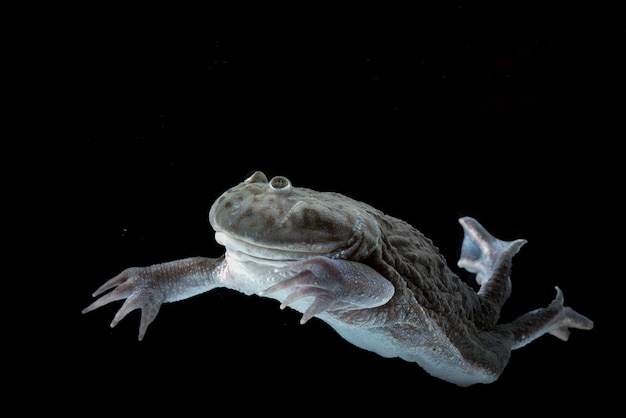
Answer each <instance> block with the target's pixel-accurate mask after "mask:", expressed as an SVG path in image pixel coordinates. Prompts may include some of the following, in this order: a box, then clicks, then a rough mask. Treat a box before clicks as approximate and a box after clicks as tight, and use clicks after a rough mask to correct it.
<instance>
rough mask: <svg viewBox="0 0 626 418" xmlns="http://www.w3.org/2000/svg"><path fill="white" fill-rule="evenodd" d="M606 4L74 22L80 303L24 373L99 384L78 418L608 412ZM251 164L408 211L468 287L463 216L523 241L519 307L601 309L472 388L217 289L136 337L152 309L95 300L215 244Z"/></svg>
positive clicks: (65, 88) (67, 214) (70, 228)
mask: <svg viewBox="0 0 626 418" xmlns="http://www.w3.org/2000/svg"><path fill="white" fill-rule="evenodd" d="M433 3H435V2H433ZM500 3H506V5H502V4H500ZM592 4H593V3H592V2H583V1H579V2H539V1H538V2H532V1H528V2H520V1H516V2H488V3H473V4H470V3H469V2H461V1H456V2H451V3H449V4H446V5H434V4H431V3H423V2H418V3H415V2H410V3H409V2H407V3H406V4H404V5H403V6H393V5H386V6H381V4H378V5H376V6H367V5H360V6H358V7H357V6H355V7H354V8H350V7H347V6H346V7H345V8H343V7H342V8H341V10H339V9H338V8H337V7H336V6H335V7H327V8H323V7H320V8H319V9H315V7H314V5H313V4H311V5H310V8H307V7H305V6H298V7H291V8H286V9H285V8H282V7H275V8H274V9H269V8H266V7H259V6H257V7H256V8H255V9H251V8H249V7H245V8H244V7H243V5H242V6H241V7H242V8H244V9H245V10H244V11H245V13H243V12H242V10H228V11H223V10H221V9H219V10H218V9H217V8H215V9H213V8H208V9H207V10H204V11H202V12H199V11H198V12H197V13H196V12H194V11H192V10H189V11H186V13H183V14H182V15H180V16H179V15H178V14H176V15H172V16H169V15H168V10H167V9H162V10H160V11H161V12H164V13H162V14H161V13H160V14H159V17H158V18H157V17H154V16H153V15H152V14H149V13H145V14H144V13H138V14H133V15H132V16H130V17H128V16H127V17H128V19H121V18H120V16H118V14H117V13H113V14H112V17H111V18H104V19H101V17H102V15H101V14H99V13H93V14H86V15H84V16H83V17H82V18H81V19H80V21H79V22H72V24H71V25H67V26H63V25H60V26H59V28H58V30H59V31H61V32H63V33H64V36H62V40H61V41H59V42H58V43H56V42H52V43H51V44H50V46H51V47H52V54H51V56H53V57H55V60H54V62H56V63H58V66H59V67H60V68H59V69H60V70H61V71H59V73H62V75H61V76H60V77H59V79H58V80H54V83H55V95H58V96H63V95H64V94H65V93H67V97H69V100H71V101H72V106H71V107H70V108H68V109H67V110H66V111H65V112H66V113H65V115H64V116H63V117H62V120H63V121H64V122H67V125H66V129H67V131H66V132H65V134H67V138H72V139H73V141H71V142H68V141H59V143H55V144H54V146H53V148H58V149H61V150H62V151H63V152H64V153H65V155H64V156H63V157H64V158H63V159H61V160H58V161H60V162H59V163H58V166H57V168H58V173H59V174H61V176H62V177H61V179H60V180H59V179H58V178H56V177H55V180H54V181H55V183H54V185H52V186H50V187H51V188H53V189H54V190H56V189H55V188H54V187H55V186H58V185H60V186H61V187H59V190H61V189H62V190H63V193H62V194H61V193H60V192H59V196H61V199H59V200H57V201H60V202H61V203H59V205H58V206H60V207H59V208H56V209H60V212H61V215H60V217H59V218H58V219H59V221H58V222H55V226H56V227H58V230H57V231H56V234H57V236H63V237H64V238H65V241H64V242H66V243H69V245H67V244H59V243H57V244H56V245H55V244H53V246H52V250H53V251H52V252H53V253H54V252H55V251H56V250H60V252H62V253H63V255H62V256H59V257H56V258H55V260H54V261H53V263H54V264H53V265H52V266H51V270H53V271H54V272H55V273H54V274H55V275H60V276H62V277H63V279H62V281H61V283H62V284H61V285H60V286H56V288H55V290H54V291H53V292H54V294H55V295H58V296H59V297H60V301H58V305H57V311H56V312H57V313H59V314H60V315H61V318H63V321H59V318H58V317H56V316H55V315H52V314H51V313H50V314H49V315H43V323H44V324H43V325H44V326H42V329H46V330H48V331H49V333H46V334H42V340H41V341H45V342H46V343H45V347H47V348H46V349H42V350H41V351H42V352H41V354H40V355H39V356H38V359H39V360H41V363H42V366H41V369H38V370H39V373H41V376H37V377H36V378H33V379H32V381H31V383H30V385H33V384H36V385H37V386H38V387H44V388H47V387H54V386H55V385H58V386H60V387H61V388H62V389H63V393H64V395H63V396H59V397H56V398H55V399H54V401H52V402H53V405H54V406H55V407H56V406H60V407H62V408H65V409H68V410H69V409H73V408H74V406H73V405H74V404H73V403H72V400H73V399H81V400H82V401H84V402H85V404H88V405H92V407H90V408H88V409H83V407H81V410H82V411H83V412H85V411H87V410H91V409H92V408H93V410H97V411H103V410H105V409H106V410H108V409H109V408H113V409H118V408H119V409H124V410H135V408H138V410H143V411H144V412H145V413H149V412H150V413H151V412H153V411H162V410H163V411H165V410H167V411H169V410H170V408H171V411H178V412H179V413H181V414H184V411H187V410H188V411H194V412H195V411H199V412H200V413H202V414H214V413H216V411H217V410H218V409H215V408H222V407H225V408H227V411H228V412H244V411H246V410H257V411H260V410H266V411H269V412H270V413H280V414H300V413H302V412H303V411H311V412H313V411H315V412H318V411H319V412H322V413H329V414H330V413H333V411H336V412H339V411H346V412H350V411H351V412H352V413H354V414H356V413H361V412H372V413H384V414H396V413H401V412H402V411H405V410H409V411H411V414H421V413H425V410H433V411H436V412H437V413H445V412H454V413H457V412H458V411H459V410H463V411H465V412H472V411H474V412H476V413H481V414H489V413H490V412H494V414H495V413H498V414H499V412H502V411H510V410H519V411H520V412H522V411H525V410H528V411H539V410H541V411H545V412H548V411H559V412H561V413H563V412H569V411H575V410H578V409H579V408H587V407H589V408H591V407H594V408H600V409H601V408H603V407H604V406H606V405H607V403H606V400H607V399H608V398H610V397H611V396H612V395H611V392H610V389H609V388H608V387H607V388H606V389H605V388H604V387H605V386H607V385H606V384H605V383H603V382H604V381H605V380H604V379H605V377H603V376H605V374H606V373H609V374H611V372H612V371H614V372H615V373H617V374H619V371H618V368H621V366H619V364H620V362H619V353H618V352H619V348H616V343H615V342H610V341H611V340H609V338H608V336H609V335H610V334H609V333H608V331H609V328H610V327H609V326H608V325H607V321H608V320H609V319H610V318H611V317H612V316H613V315H614V314H611V312H610V309H609V308H613V309H615V308H614V306H615V305H613V304H612V303H611V302H610V301H609V297H610V294H611V293H614V292H616V291H615V290H613V289H614V287H613V286H614V285H613V284H612V283H613V282H614V281H616V280H617V281H619V280H621V279H619V278H616V277H615V276H613V277H609V276H608V275H607V274H606V273H605V272H604V271H602V270H605V271H608V269H607V268H606V264H607V263H608V261H606V259H607V258H609V256H608V252H609V251H610V250H611V249H612V248H615V245H614V244H612V241H610V240H609V238H607V237H610V236H611V234H613V233H614V231H615V228H617V225H616V223H618V220H617V218H616V216H615V213H616V212H617V211H616V210H615V209H617V208H618V204H617V198H618V197H619V195H620V194H621V189H620V188H615V187H616V186H611V184H613V183H614V182H616V181H619V176H618V172H619V169H620V167H619V161H617V162H614V160H613V157H616V156H617V155H616V154H614V153H615V152H617V151H614V150H613V148H612V147H613V145H612V144H615V143H617V142H618V140H619V135H618V134H615V133H614V132H610V131H609V132H607V133H605V132H602V128H603V127H605V126H606V125H607V121H611V120H612V119H613V118H615V117H616V115H618V117H619V107H618V108H617V109H616V107H615V106H614V105H612V104H611V100H612V99H611V98H610V96H612V94H611V93H610V92H616V91H617V85H616V84H615V83H616V82H617V81H616V80H618V79H619V78H620V77H619V76H617V77H616V75H617V74H619V70H618V68H617V67H616V66H615V63H616V62H617V61H618V60H616V58H617V57H618V56H619V54H621V53H622V52H623V48H621V49H617V50H615V49H611V47H609V45H610V43H612V42H613V41H615V38H616V37H620V36H622V37H623V35H624V29H623V26H622V27H614V26H611V24H610V22H605V17H606V16H607V15H608V16H610V15H611V13H610V12H608V11H603V10H599V8H598V7H597V6H595V5H592ZM235 9H236V8H235ZM119 15H123V13H121V12H120V13H119ZM199 15H200V16H199ZM107 17H108V15H107ZM198 17H200V18H198ZM55 47H56V49H55ZM53 101H54V100H52V102H53ZM50 106H51V107H54V105H53V104H52V103H51V104H50ZM622 117H623V116H622ZM61 134H64V132H61ZM68 144H69V146H67V145H68ZM618 158H619V157H618ZM257 169H258V170H262V171H264V172H265V173H266V174H267V175H268V177H271V176H274V175H284V176H286V177H288V178H289V179H290V180H291V181H292V183H293V184H294V185H295V186H303V187H309V188H313V189H316V190H324V191H327V190H332V191H337V192H340V193H343V194H346V195H348V196H350V197H353V198H355V199H358V200H362V201H364V202H367V203H369V204H371V205H372V206H375V207H377V208H379V209H381V210H383V211H384V212H386V213H388V214H389V215H392V216H395V217H398V218H402V219H404V220H406V221H408V222H409V223H411V224H412V225H414V226H415V227H416V228H418V229H420V230H421V231H422V232H424V233H425V234H426V235H427V236H429V237H430V238H431V239H432V240H433V241H434V243H435V244H436V245H437V246H438V247H439V249H440V250H441V252H442V253H443V254H444V256H445V257H446V259H447V260H448V261H449V264H450V265H451V266H453V268H454V269H455V270H456V271H457V272H458V273H459V275H460V276H461V278H463V279H466V280H471V276H469V275H468V274H466V273H465V272H463V271H461V270H459V269H457V268H456V260H457V259H458V255H459V248H460V243H461V239H462V232H461V228H460V226H459V224H458V223H457V219H458V218H459V217H460V216H465V215H470V216H474V217H475V218H477V219H478V220H479V221H480V222H481V223H482V224H483V225H484V226H485V227H486V228H487V229H488V230H489V231H491V232H492V233H493V234H494V235H495V236H497V237H499V238H502V239H506V240H512V239H516V238H525V239H527V240H528V244H526V246H524V247H523V248H522V250H521V252H520V253H519V254H518V255H517V256H516V257H515V260H514V267H513V274H512V281H513V294H512V296H511V298H510V300H509V302H508V303H507V305H506V307H505V310H504V311H503V319H504V320H506V319H511V318H512V317H515V316H516V315H519V314H521V313H524V312H527V311H529V310H532V309H535V308H539V307H542V306H545V305H547V304H548V303H549V302H550V301H551V300H552V299H553V297H554V295H555V291H554V287H555V286H557V285H558V286H560V287H561V289H562V290H563V292H564V295H565V301H566V304H567V305H569V306H571V307H573V308H574V309H575V310H577V311H579V312H580V313H583V314H585V315H587V316H589V317H590V318H591V319H592V320H594V321H595V322H596V327H595V329H594V330H592V331H578V330H574V331H573V332H572V335H571V338H570V341H568V342H566V343H564V342H562V341H559V340H557V339H556V338H553V337H552V336H544V337H542V338H540V339H538V340H536V341H535V342H533V343H532V344H530V345H528V346H526V347H524V348H522V349H520V350H517V351H515V352H514V353H513V356H512V359H511V361H510V363H509V365H508V366H507V368H506V370H505V372H504V374H503V375H502V376H501V378H500V379H499V380H498V381H497V382H495V383H493V384H490V385H478V386H473V387H470V388H458V387H456V386H454V385H451V384H448V383H446V382H443V381H440V380H438V379H435V378H432V377H430V376H428V375H427V374H426V373H425V372H424V371H422V370H421V369H420V368H419V367H418V366H417V365H415V364H411V363H406V362H403V361H401V360H398V359H384V358H381V357H379V356H377V355H374V354H371V353H368V352H365V351H363V350H361V349H359V348H356V347H354V346H351V345H350V344H348V343H347V342H345V341H343V340H342V339H341V338H339V337H338V336H337V335H336V334H335V333H334V331H332V330H331V329H330V328H329V327H327V326H326V325H325V324H323V323H321V322H319V321H316V320H313V321H310V322H309V323H307V324H306V325H304V326H301V325H299V323H298V320H299V314H297V313H296V312H294V311H290V310H288V309H287V310H285V311H281V310H279V308H278V305H277V303H276V302H275V301H273V300H269V299H262V298H259V297H246V296H244V295H241V294H238V293H236V292H232V291H228V290H224V289H217V290H214V291H212V292H211V293H208V294H204V295H199V296H197V297H194V298H192V299H189V300H187V301H183V302H177V303H174V304H167V305H165V306H163V307H162V308H161V311H160V313H159V315H158V317H157V319H156V320H155V322H154V323H153V324H152V325H151V326H150V327H149V329H148V332H147V334H146V337H145V339H144V341H142V342H137V329H138V321H139V313H138V312H133V313H131V314H130V315H129V316H128V317H127V318H126V319H124V320H123V321H122V322H121V323H120V324H119V325H118V326H117V327H116V328H114V329H111V328H109V323H110V321H111V319H112V317H113V315H114V314H115V312H116V310H117V309H118V308H119V306H120V303H115V304H111V305H109V306H106V307H103V308H101V309H99V310H97V311H94V312H92V313H89V314H87V315H81V314H80V310H81V309H82V308H84V307H85V306H87V305H88V304H89V303H91V301H92V298H91V296H90V295H91V293H92V292H93V291H94V290H95V289H96V288H97V287H98V286H99V285H100V284H102V283H103V282H104V281H105V280H107V279H109V278H110V277H112V276H114V275H115V274H117V273H118V272H119V271H121V270H123V269H124V268H126V267H130V266H143V265H149V264H153V263H159V262H164V261H170V260H174V259H179V258H184V257H189V256H207V257H217V256H219V255H220V254H221V253H222V248H221V247H220V246H219V245H217V244H216V243H215V242H214V240H213V235H212V231H211V229H210V226H209V225H208V222H207V214H208V208H209V207H210V205H211V203H212V202H213V200H214V199H215V198H217V197H218V196H219V195H220V194H221V193H222V192H224V191H225V190H226V189H228V188H229V187H231V186H233V185H235V184H237V183H238V182H240V181H242V180H243V179H244V177H245V176H246V175H247V174H248V173H249V172H250V171H252V170H257ZM44 180H47V179H44ZM606 187H608V188H609V190H611V191H610V192H607V191H606V190H607V189H606ZM611 187H613V188H611ZM66 192H68V193H66ZM55 206H56V204H55ZM614 211H615V212H614ZM613 237H615V235H613ZM59 242H60V241H59ZM618 248H619V247H618ZM55 283H56V282H55ZM615 286H617V284H615ZM59 306H60V308H58V307H59ZM40 321H41V320H40ZM607 365H609V366H610V367H608V366H607ZM42 371H43V372H42ZM41 377H44V378H43V379H42V378H41ZM33 382H36V383H33ZM499 402H502V403H503V404H504V405H505V406H504V407H503V406H497V407H496V406H495V405H497V404H498V403H499ZM124 403H125V405H126V406H124V407H121V406H120V405H122V404H124ZM538 405H541V406H540V407H539V406H538ZM247 408H252V409H247ZM337 408H339V409H337ZM432 408H434V409H432ZM501 408H504V409H501ZM374 411H376V412H374ZM478 411H480V412H478Z"/></svg>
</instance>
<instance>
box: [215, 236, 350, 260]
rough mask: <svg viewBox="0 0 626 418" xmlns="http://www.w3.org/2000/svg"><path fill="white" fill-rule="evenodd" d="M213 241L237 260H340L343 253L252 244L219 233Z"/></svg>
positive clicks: (301, 246)
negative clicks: (321, 257)
mask: <svg viewBox="0 0 626 418" xmlns="http://www.w3.org/2000/svg"><path fill="white" fill-rule="evenodd" d="M215 241H217V242H218V243H219V244H221V245H223V246H224V247H226V249H227V250H228V252H229V254H232V255H234V256H236V257H237V258H241V259H244V258H245V259H252V260H258V261H265V262H267V261H275V262H288V261H299V260H305V259H307V258H311V257H315V256H326V257H330V258H340V254H341V253H342V252H343V251H342V249H341V248H337V247H334V246H331V245H324V244H311V245H308V244H307V245H305V244H293V243H286V244H284V245H282V246H280V247H278V246H274V247H272V246H268V245H259V244H256V243H255V244H253V243H251V242H250V241H246V240H244V239H241V238H239V237H234V236H232V235H229V234H227V233H225V232H220V231H218V232H216V233H215Z"/></svg>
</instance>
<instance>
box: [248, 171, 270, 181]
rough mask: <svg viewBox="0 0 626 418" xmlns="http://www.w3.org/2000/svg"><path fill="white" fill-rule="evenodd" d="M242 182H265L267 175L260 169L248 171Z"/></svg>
mask: <svg viewBox="0 0 626 418" xmlns="http://www.w3.org/2000/svg"><path fill="white" fill-rule="evenodd" d="M244 183H246V184H248V183H267V177H266V176H265V174H263V172H262V171H249V172H248V175H247V176H246V179H245V180H244Z"/></svg>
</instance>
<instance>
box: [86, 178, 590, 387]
mask: <svg viewBox="0 0 626 418" xmlns="http://www.w3.org/2000/svg"><path fill="white" fill-rule="evenodd" d="M209 222H210V224H211V226H212V227H213V229H214V230H215V239H216V241H217V242H218V243H219V244H221V245H223V246H224V248H225V252H224V254H223V255H222V256H221V257H218V258H205V257H192V258H186V259H182V260H176V261H170V262H166V263H162V264H156V265H152V266H148V267H133V268H128V269H126V270H124V271H122V272H121V273H120V274H119V275H117V276H116V277H114V278H112V279H110V280H109V281H107V282H106V283H104V284H103V285H102V286H101V287H100V288H99V289H97V290H96V291H95V292H94V294H93V296H94V297H97V296H100V295H102V296H101V297H100V298H99V299H96V300H95V301H94V302H93V303H92V304H91V305H89V306H88V307H87V308H85V309H84V310H83V313H86V312H89V311H92V310H94V309H97V308H99V307H101V306H103V305H106V304H108V303H110V302H113V301H118V300H122V299H125V302H124V303H123V304H122V306H121V308H120V309H119V310H118V311H117V314H116V315H115V316H114V318H113V321H112V323H111V326H112V327H114V326H115V325H116V324H117V323H118V322H119V321H120V320H121V319H122V318H124V317H125V316H126V315H127V314H128V313H129V312H131V311H133V310H135V309H141V320H140V325H139V340H141V339H143V337H144V335H145V333H146V329H147V328H148V325H149V324H150V323H151V322H152V321H153V320H154V319H155V317H156V315H157V313H158V311H159V308H160V306H161V304H163V303H165V302H174V301H178V300H182V299H186V298H189V297H191V296H194V295H198V294H200V293H203V292H207V291H209V290H211V289H214V288H217V287H226V288H229V289H234V290H236V291H239V292H242V293H244V294H246V295H259V296H263V297H269V298H274V299H276V300H278V301H279V302H280V308H281V309H282V308H285V307H290V308H293V309H295V310H297V311H299V312H300V313H302V316H301V320H300V322H301V323H302V324H304V323H306V322H307V321H309V320H311V319H312V318H317V319H319V320H321V321H324V322H325V323H327V324H328V325H329V326H330V327H331V328H333V329H334V330H335V331H336V332H337V333H338V334H339V335H340V336H341V337H343V338H344V339H345V340H347V341H349V342H350V343H352V344H354V345H356V346H358V347H361V348H362V349H365V350H370V351H373V352H375V353H378V354H379V355H381V356H384V357H400V358H402V359H404V360H406V361H409V362H415V363H417V364H419V365H420V366H421V367H422V368H423V369H424V370H425V371H426V372H428V373H429V374H431V375H432V376H435V377H437V378H440V379H443V380H445V381H448V382H451V383H453V384H456V385H459V386H469V385H473V384H476V383H491V382H494V381H495V380H497V379H498V377H499V376H500V375H501V373H502V372H503V369H504V368H505V366H506V365H507V363H508V362H509V358H510V356H511V351H512V350H515V349H517V348H520V347H522V346H524V345H525V344H528V343H529V342H531V341H533V340H534V339H536V338H538V337H539V336H541V335H543V334H551V335H553V336H555V337H557V338H559V339H561V340H567V339H568V337H569V334H570V328H575V329H582V330H589V329H591V328H592V327H593V322H592V321H591V320H590V319H588V318H587V317H585V316H583V315H581V314H579V313H577V312H575V311H574V310H572V309H571V308H569V307H566V306H564V304H563V293H562V292H561V290H560V289H559V288H558V287H557V288H556V297H555V298H554V300H553V301H552V302H551V303H550V304H549V305H548V306H547V307H544V308H540V309H536V310H533V311H531V312H528V313H526V314H524V315H521V316H520V317H518V318H516V319H514V320H513V321H511V322H508V323H501V322H500V321H499V317H500V310H501V308H502V306H503V304H504V303H505V301H506V300H507V298H508V297H509V295H510V293H511V281H510V272H511V263H512V259H513V256H514V255H515V254H516V253H517V252H518V251H519V250H520V248H521V247H522V246H523V245H524V244H525V243H526V241H525V240H523V239H517V240H514V241H502V240H500V239H497V238H495V237H494V236H492V235H491V234H490V233H489V232H487V231H486V230H485V229H484V228H483V227H482V226H481V224H480V223H479V222H478V221H477V220H475V219H473V218H471V217H462V218H460V219H459V223H460V225H461V227H462V229H463V233H464V238H463V241H462V246H461V255H460V258H459V260H458V263H457V264H458V266H459V267H461V268H464V269H465V270H467V271H469V272H470V273H473V274H475V280H476V282H477V286H476V288H477V289H478V290H477V291H476V290H475V289H474V287H472V286H470V285H469V284H467V283H466V282H464V281H462V280H461V279H460V278H459V277H458V276H457V275H456V274H455V273H454V272H453V270H452V269H450V267H449V266H448V265H447V264H446V261H445V260H444V257H443V256H442V255H441V254H440V252H439V250H438V249H437V247H435V245H433V243H432V241H431V240H430V239H428V238H426V237H425V236H424V235H423V234H422V233H421V232H419V231H418V230H417V229H416V228H414V227H412V226H411V225H410V224H408V223H407V222H405V221H402V220H400V219H397V218H394V217H392V216H389V215H387V214H385V213H383V212H381V211H380V210H377V209H375V208H373V207H371V206H369V205H367V204H365V203H363V202H360V201H357V200H354V199H351V198H349V197H347V196H345V195H342V194H339V193H335V192H318V191H315V190H311V189H308V188H302V187H294V186H293V185H292V183H291V182H290V181H289V180H288V179H287V178H285V177H282V176H277V177H273V178H272V179H271V180H269V181H268V179H267V177H266V176H265V174H263V173H262V172H260V171H257V172H255V173H253V174H252V175H250V176H249V177H248V178H247V179H246V180H245V181H243V182H241V183H240V184H238V185H236V186H234V187H233V188H231V189H229V190H227V191H226V192H224V193H223V194H222V195H221V196H219V198H218V199H217V200H216V201H215V202H214V203H213V205H212V206H211V209H210V211H209ZM109 290H111V291H110V292H108V293H105V292H107V291H109ZM208 301H209V302H210V300H208Z"/></svg>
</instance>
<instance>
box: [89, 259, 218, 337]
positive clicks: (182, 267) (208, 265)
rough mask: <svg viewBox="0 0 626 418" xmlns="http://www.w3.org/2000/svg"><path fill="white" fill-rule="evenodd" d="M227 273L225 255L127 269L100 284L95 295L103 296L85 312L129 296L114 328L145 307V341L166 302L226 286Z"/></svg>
mask: <svg viewBox="0 0 626 418" xmlns="http://www.w3.org/2000/svg"><path fill="white" fill-rule="evenodd" d="M225 274H227V269H226V264H225V262H224V258H223V257H222V258H218V259H213V258H204V257H192V258H185V259H182V260H176V261H170V262H167V263H161V264H155V265H152V266H148V267H131V268H127V269H126V270H124V271H122V272H121V273H120V274H118V275H117V276H115V277H113V278H112V279H110V280H109V281H107V282H105V283H104V284H103V285H102V286H100V287H99V288H98V289H97V290H96V291H95V292H94V293H93V295H92V296H94V297H96V296H100V295H102V296H100V298H99V299H96V300H95V301H94V302H93V303H92V304H91V305H89V306H87V307H86V308H85V309H83V311H82V313H87V312H91V311H93V310H94V309H98V308H99V307H101V306H104V305H106V304H108V303H111V302H114V301H117V300H122V299H126V300H125V301H124V303H123V304H122V307H121V308H120V309H119V310H118V311H117V313H116V314H115V317H114V318H113V321H112V322H111V327H114V326H115V325H117V323H118V322H119V321H121V320H122V319H123V318H124V317H125V316H126V315H128V314H129V313H130V312H132V311H133V310H135V309H141V322H140V325H139V340H140V341H141V340H142V339H143V337H144V335H145V333H146V329H147V328H148V325H150V323H151V322H152V321H153V320H154V318H155V317H156V316H157V314H158V313H159V309H160V308H161V305H162V304H163V303H165V302H174V301H177V300H181V299H186V298H189V297H191V296H194V295H197V294H200V293H203V292H206V291H209V290H211V289H213V288H215V287H218V286H222V284H221V283H220V280H221V278H222V277H223V276H224V275H225ZM109 290H110V292H109V293H106V292H107V291H109Z"/></svg>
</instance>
